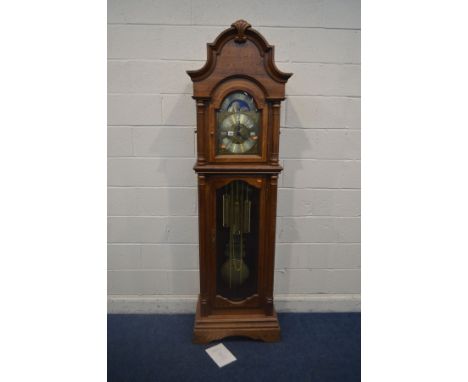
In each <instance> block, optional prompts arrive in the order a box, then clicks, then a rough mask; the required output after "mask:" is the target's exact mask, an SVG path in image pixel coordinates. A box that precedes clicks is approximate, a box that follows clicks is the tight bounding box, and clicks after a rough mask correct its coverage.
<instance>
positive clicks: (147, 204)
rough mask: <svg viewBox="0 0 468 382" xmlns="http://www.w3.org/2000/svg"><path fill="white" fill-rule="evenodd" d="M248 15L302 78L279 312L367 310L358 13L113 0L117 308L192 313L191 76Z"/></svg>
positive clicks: (112, 276) (279, 261)
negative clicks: (210, 48)
mask: <svg viewBox="0 0 468 382" xmlns="http://www.w3.org/2000/svg"><path fill="white" fill-rule="evenodd" d="M240 18H244V19H246V20H247V21H249V22H250V23H251V24H252V25H253V27H254V28H255V29H257V30H258V31H259V32H260V33H262V34H263V35H264V36H265V38H266V39H267V40H268V42H269V43H270V44H273V45H275V46H276V61H277V63H278V67H279V68H280V69H281V70H283V71H286V72H293V73H294V76H293V77H291V79H290V81H289V82H288V84H287V86H286V92H287V97H288V98H287V101H286V102H285V103H284V105H283V108H282V134H281V143H280V158H281V162H282V165H283V166H284V172H283V173H282V175H281V176H280V183H279V186H280V189H279V195H278V221H277V247H276V272H275V295H276V306H277V309H278V310H280V311H358V310H360V244H359V243H360V3H359V1H356V0H328V1H321V0H310V1H306V0H296V1H284V0H273V1H266V0H249V1H239V0H237V1H232V0H221V1H208V0H180V1H174V0H160V1H150V0H133V1H124V0H109V2H108V23H109V27H108V58H109V61H108V86H109V97H108V124H109V130H108V156H109V164H108V171H109V175H108V184H109V190H108V214H109V227H108V236H109V251H108V269H109V271H108V294H109V304H108V310H109V312H193V311H194V306H195V298H196V294H197V293H198V290H199V289H198V288H199V286H198V246H197V241H198V237H197V199H196V177H195V173H194V172H193V170H192V166H193V164H194V161H195V135H194V127H195V103H194V101H193V100H192V99H191V91H192V86H191V81H190V79H189V77H188V76H187V75H186V73H185V71H186V70H188V69H196V68H200V67H201V66H202V65H203V63H204V60H205V58H206V43H207V42H212V41H213V40H214V39H215V38H216V36H217V35H218V34H219V33H220V32H221V31H222V30H224V29H226V28H227V27H229V26H230V24H231V23H232V22H233V21H235V20H237V19H240Z"/></svg>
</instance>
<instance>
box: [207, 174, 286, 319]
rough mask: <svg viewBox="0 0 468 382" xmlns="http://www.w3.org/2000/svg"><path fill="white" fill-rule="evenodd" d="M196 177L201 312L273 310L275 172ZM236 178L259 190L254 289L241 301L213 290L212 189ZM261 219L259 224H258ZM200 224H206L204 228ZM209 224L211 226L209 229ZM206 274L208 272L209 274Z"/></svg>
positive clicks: (221, 312)
mask: <svg viewBox="0 0 468 382" xmlns="http://www.w3.org/2000/svg"><path fill="white" fill-rule="evenodd" d="M199 177H202V179H200V178H199V181H200V183H199V205H200V209H203V210H204V211H205V214H200V215H199V224H200V303H201V307H200V308H201V311H200V313H201V316H209V315H213V314H214V315H223V314H233V313H237V314H239V313H240V312H239V309H241V310H242V311H243V312H244V313H253V314H263V315H272V314H273V272H274V252H275V232H276V195H277V178H278V177H277V175H245V174H236V175H229V176H225V175H208V176H203V175H199ZM236 180H240V181H243V182H245V183H247V184H248V185H250V186H252V187H255V188H256V189H258V190H259V214H258V224H259V233H258V240H259V243H258V254H257V256H258V258H257V261H258V263H257V275H256V276H257V291H256V293H254V294H253V295H251V296H248V297H247V298H245V299H244V300H241V301H231V300H229V299H228V298H226V297H223V296H221V295H218V294H217V287H216V286H217V280H216V278H217V277H218V274H217V263H216V261H217V251H216V249H217V245H216V244H217V243H216V239H217V238H216V215H217V214H216V191H217V190H219V189H220V188H222V187H224V186H225V185H227V184H229V183H231V182H233V181H236ZM262 222H263V224H262ZM203 227H206V229H204V228H203ZM208 227H210V228H211V229H209V228H208ZM209 275H210V276H209Z"/></svg>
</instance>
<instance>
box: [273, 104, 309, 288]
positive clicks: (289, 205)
mask: <svg viewBox="0 0 468 382" xmlns="http://www.w3.org/2000/svg"><path fill="white" fill-rule="evenodd" d="M284 102H285V108H284V113H285V116H284V117H285V118H284V121H286V115H287V114H295V110H294V106H293V105H292V104H291V102H289V101H288V99H287V97H286V100H285V101H284ZM284 124H286V123H285V122H284ZM297 130H298V134H299V135H300V138H302V139H298V140H297V141H295V147H294V154H295V155H294V158H301V157H302V154H301V153H302V152H304V151H307V150H308V149H309V148H310V146H311V145H310V143H309V141H308V139H307V136H306V134H305V132H304V130H303V129H297ZM287 132H288V127H284V125H283V126H281V135H280V153H279V157H280V159H281V161H282V165H283V172H282V173H281V180H280V182H279V185H278V187H279V190H278V194H279V193H282V189H284V188H291V187H293V185H294V184H295V179H296V176H297V172H298V171H299V170H301V169H302V164H301V161H299V160H296V163H295V166H287V165H285V160H290V159H289V158H284V156H283V155H282V152H284V149H283V150H281V147H284V145H285V144H287V142H285V136H286V135H287ZM285 171H287V172H288V183H287V184H285V178H284V172H285ZM286 195H287V197H286V198H285V197H282V198H279V197H278V201H279V202H281V203H283V206H282V210H283V211H293V206H294V204H295V200H294V197H295V195H294V193H292V192H288V193H287V194H286ZM278 210H279V206H278ZM276 228H277V230H276V244H278V243H281V241H282V238H283V230H284V226H283V217H282V216H277V224H276ZM289 229H295V227H289ZM279 248H281V247H279ZM276 249H278V245H276ZM282 255H283V254H282V253H280V252H279V251H276V253H275V258H277V257H278V256H282ZM288 260H289V262H282V264H283V267H282V268H275V283H274V285H275V292H276V291H277V290H279V291H280V293H281V294H288V293H289V284H290V282H291V281H290V278H289V277H288V271H287V270H288V268H290V266H291V265H292V264H291V261H292V260H293V259H292V258H291V256H288ZM276 263H277V262H276Z"/></svg>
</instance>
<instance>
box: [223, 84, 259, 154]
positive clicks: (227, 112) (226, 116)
mask: <svg viewBox="0 0 468 382" xmlns="http://www.w3.org/2000/svg"><path fill="white" fill-rule="evenodd" d="M259 116H260V113H259V111H258V110H257V108H256V107H255V102H254V100H253V98H252V97H251V96H250V95H249V94H248V93H246V92H235V93H231V94H230V95H229V96H227V97H226V98H225V99H224V101H223V103H222V104H221V108H220V109H219V110H218V113H217V133H216V135H217V144H216V153H217V154H218V155H232V154H235V155H239V154H241V155H242V154H258V153H259V142H258V141H259V138H260V135H259V120H260V117H259Z"/></svg>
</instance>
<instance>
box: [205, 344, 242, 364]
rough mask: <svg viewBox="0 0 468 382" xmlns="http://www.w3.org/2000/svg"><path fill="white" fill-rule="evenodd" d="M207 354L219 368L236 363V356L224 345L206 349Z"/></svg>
mask: <svg viewBox="0 0 468 382" xmlns="http://www.w3.org/2000/svg"><path fill="white" fill-rule="evenodd" d="M206 352H207V353H208V355H209V356H210V357H211V359H212V360H213V361H214V362H215V363H216V365H218V366H219V367H223V366H226V365H228V364H230V363H231V362H234V361H236V357H234V355H233V354H232V353H231V352H230V351H229V350H228V349H227V348H226V346H224V345H223V344H218V345H215V346H212V347H210V348H208V349H206Z"/></svg>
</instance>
